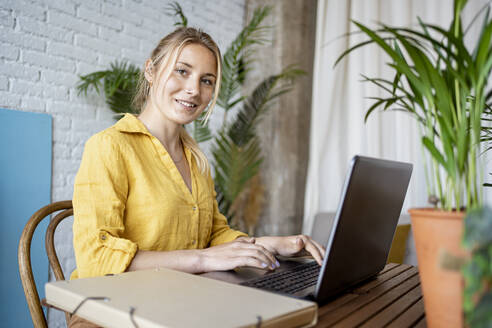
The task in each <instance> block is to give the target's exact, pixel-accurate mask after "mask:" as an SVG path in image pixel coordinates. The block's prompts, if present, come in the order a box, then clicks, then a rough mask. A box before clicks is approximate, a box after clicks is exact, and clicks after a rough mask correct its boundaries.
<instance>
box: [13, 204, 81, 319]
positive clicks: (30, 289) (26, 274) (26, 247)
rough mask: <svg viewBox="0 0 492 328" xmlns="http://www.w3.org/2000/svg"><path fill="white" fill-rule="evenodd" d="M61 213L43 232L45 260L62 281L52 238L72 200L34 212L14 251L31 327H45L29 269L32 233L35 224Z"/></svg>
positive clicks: (30, 268)
mask: <svg viewBox="0 0 492 328" xmlns="http://www.w3.org/2000/svg"><path fill="white" fill-rule="evenodd" d="M58 211H61V212H60V213H58V214H57V215H56V216H55V217H54V218H53V219H52V220H51V222H50V223H49V225H48V228H47V229H46V237H45V244H46V253H47V255H48V260H49V262H50V266H51V268H52V269H53V272H54V274H55V278H56V280H65V277H64V275H63V271H62V269H61V266H60V262H59V261H58V256H57V255H56V251H55V244H54V235H55V230H56V227H57V226H58V224H59V223H60V222H61V221H62V220H63V219H65V218H67V217H69V216H72V215H73V207H72V201H71V200H65V201H60V202H56V203H52V204H49V205H47V206H45V207H43V208H41V209H39V210H38V211H37V212H36V213H34V214H33V215H32V216H31V218H30V219H29V221H28V222H27V223H26V226H25V227H24V230H23V231H22V235H21V238H20V242H19V250H18V252H17V256H18V260H19V273H20V277H21V281H22V287H23V288H24V294H25V295H26V300H27V305H28V306H29V311H30V312H31V318H32V321H33V323H34V327H36V328H38V327H42V328H47V327H48V325H47V322H46V318H45V317H44V312H43V309H42V307H41V301H40V299H39V294H38V290H37V288H36V283H35V281H34V276H33V274H32V266H31V241H32V236H33V234H34V231H35V230H36V227H37V226H38V224H39V223H40V222H41V221H42V220H43V219H45V218H46V217H48V218H49V216H50V214H53V213H55V212H58ZM65 318H66V320H67V324H68V321H69V319H70V315H69V314H68V313H65Z"/></svg>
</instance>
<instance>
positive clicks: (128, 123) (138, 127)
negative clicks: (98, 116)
mask: <svg viewBox="0 0 492 328" xmlns="http://www.w3.org/2000/svg"><path fill="white" fill-rule="evenodd" d="M114 127H115V128H116V129H117V130H118V131H120V132H127V133H143V134H146V135H148V136H150V137H154V136H153V135H152V134H151V133H150V132H149V130H147V128H146V127H145V125H144V124H143V123H142V121H140V120H139V119H138V118H137V117H136V116H135V115H133V114H130V113H126V114H125V116H123V118H121V119H120V120H119V121H118V122H116V124H115V125H114ZM154 138H155V137H154ZM156 140H157V139H156ZM183 146H184V151H185V154H186V157H188V158H190V155H191V150H190V149H189V148H188V147H187V146H186V145H183Z"/></svg>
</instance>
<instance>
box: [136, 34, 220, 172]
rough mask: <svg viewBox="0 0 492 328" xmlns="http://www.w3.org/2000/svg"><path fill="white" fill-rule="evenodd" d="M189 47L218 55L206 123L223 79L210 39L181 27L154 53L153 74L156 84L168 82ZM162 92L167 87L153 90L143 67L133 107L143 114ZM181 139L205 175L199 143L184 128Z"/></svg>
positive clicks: (217, 48)
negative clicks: (147, 103)
mask: <svg viewBox="0 0 492 328" xmlns="http://www.w3.org/2000/svg"><path fill="white" fill-rule="evenodd" d="M189 44H199V45H202V46H204V47H205V48H207V49H209V50H210V51H211V52H212V53H213V54H214V55H215V59H216V62H217V79H216V82H215V89H214V95H213V97H212V100H211V101H210V103H209V105H208V109H207V113H206V115H205V118H204V121H205V122H207V121H208V119H209V117H210V115H211V114H212V111H213V108H214V106H215V103H216V102H217V98H218V96H219V90H220V80H221V76H222V61H221V55H220V50H219V47H218V46H217V44H216V43H215V41H214V40H213V39H212V37H211V36H210V35H208V34H207V33H205V32H203V31H202V30H200V29H196V28H193V27H180V28H178V29H176V30H174V31H173V32H171V33H170V34H168V35H166V36H165V37H164V38H162V39H161V40H160V41H159V43H158V44H157V47H156V48H155V49H154V50H153V51H152V53H151V56H150V60H151V62H152V67H153V74H154V76H155V80H159V81H167V79H168V78H169V76H170V74H171V73H172V71H173V69H174V66H175V65H176V62H177V60H178V56H179V54H180V53H181V50H182V49H183V48H184V47H185V46H186V45H189ZM162 88H164V83H160V88H159V90H154V89H153V88H152V87H151V83H149V81H147V79H146V78H145V67H144V70H142V72H141V73H140V78H139V81H138V87H137V92H136V94H135V98H134V99H133V105H134V107H135V108H136V109H137V110H139V111H141V110H142V108H144V106H145V104H146V102H147V100H148V98H149V96H150V95H151V94H152V95H154V94H162V90H161V89H162ZM155 99H157V100H159V97H156V98H155ZM179 138H180V140H181V142H182V143H183V145H184V146H185V147H188V148H189V149H190V151H191V154H192V156H193V158H194V159H195V161H196V163H197V166H198V168H199V170H200V172H202V173H206V172H207V171H208V170H209V168H210V166H209V164H208V160H207V157H206V156H205V154H204V153H203V152H202V150H201V149H200V147H199V146H198V144H197V143H196V141H195V140H194V139H193V138H192V137H191V136H190V135H189V134H188V132H186V130H185V128H184V127H181V128H180V132H179Z"/></svg>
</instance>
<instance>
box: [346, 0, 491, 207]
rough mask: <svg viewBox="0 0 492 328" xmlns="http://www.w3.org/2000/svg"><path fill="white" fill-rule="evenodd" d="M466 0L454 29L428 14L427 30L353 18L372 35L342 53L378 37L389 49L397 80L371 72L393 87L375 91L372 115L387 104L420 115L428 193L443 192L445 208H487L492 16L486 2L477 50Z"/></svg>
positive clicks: (440, 194)
mask: <svg viewBox="0 0 492 328" xmlns="http://www.w3.org/2000/svg"><path fill="white" fill-rule="evenodd" d="M466 3H467V0H456V1H455V2H454V7H455V10H454V13H455V16H454V19H453V21H452V23H451V27H450V28H449V30H445V29H443V28H441V27H439V26H436V25H433V24H429V23H424V22H423V21H421V20H419V25H420V27H421V31H418V30H414V29H410V28H396V27H390V26H387V25H384V24H381V27H380V28H379V29H377V30H371V29H370V28H368V27H367V26H365V25H363V24H361V23H359V22H354V23H355V24H356V25H357V27H358V28H359V29H360V30H361V31H362V32H363V33H365V34H366V35H367V36H368V37H369V40H367V41H364V42H361V43H359V44H356V45H355V46H353V47H351V48H349V49H348V50H346V51H345V52H344V53H343V54H342V55H341V56H340V57H339V58H338V60H337V63H338V61H340V60H341V59H342V58H343V57H344V56H345V55H347V54H349V53H350V52H352V51H353V50H355V49H357V48H359V47H362V46H365V45H367V44H371V43H376V44H377V45H378V46H379V47H380V48H381V49H382V50H384V52H385V53H386V54H387V55H389V56H390V58H391V60H392V62H391V63H390V64H389V66H390V67H391V68H392V69H393V70H394V71H395V77H394V79H393V80H387V79H381V78H370V77H364V79H365V81H368V82H371V83H373V84H375V85H377V86H378V87H380V88H381V89H382V90H383V91H385V92H386V93H387V94H389V96H388V97H375V98H374V99H375V100H376V101H375V102H374V104H373V105H372V106H371V107H370V108H369V109H368V111H367V113H366V119H367V118H368V116H369V115H370V114H371V113H372V112H373V111H374V110H375V109H376V108H381V107H382V108H383V110H387V109H396V110H403V111H405V112H408V113H410V114H411V115H412V116H414V117H415V118H416V119H417V121H418V122H419V123H420V126H421V129H422V133H423V136H422V145H423V147H424V148H425V149H426V150H427V152H428V154H429V155H430V163H429V164H430V174H429V177H432V178H429V179H432V180H431V181H428V183H427V185H428V188H429V190H428V192H429V194H430V195H435V196H437V197H438V199H439V201H440V207H441V208H442V209H446V210H451V209H452V208H453V207H456V208H458V209H459V208H462V207H463V206H467V207H468V208H475V207H480V206H481V204H482V202H483V192H482V188H481V186H482V181H483V174H482V171H481V170H480V164H479V162H478V156H479V154H480V140H481V138H483V136H481V128H482V126H481V118H482V115H483V113H484V109H485V108H486V102H487V101H490V99H491V97H492V96H491V94H490V92H489V94H486V88H487V82H488V77H489V76H490V70H491V66H492V52H491V46H490V45H491V37H492V21H491V20H490V19H489V9H487V10H486V12H485V18H484V21H483V25H482V29H481V34H480V37H479V39H478V41H477V43H476V45H475V47H474V49H473V51H472V52H470V51H469V50H468V49H467V47H466V46H465V44H464V34H465V32H464V30H463V27H462V23H461V12H462V10H463V8H464V6H465V4H466ZM487 8H488V7H487ZM477 17H478V15H477V16H476V17H475V19H474V20H473V22H475V21H476V19H477ZM473 22H472V23H473ZM467 30H468V28H467Z"/></svg>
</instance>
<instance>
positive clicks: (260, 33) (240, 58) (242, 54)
mask: <svg viewBox="0 0 492 328" xmlns="http://www.w3.org/2000/svg"><path fill="white" fill-rule="evenodd" d="M270 12H271V8H270V7H260V8H257V9H256V10H255V11H254V12H253V17H252V18H251V20H250V21H249V23H248V24H247V25H246V26H245V27H244V28H243V29H242V31H241V32H240V33H239V34H238V36H237V37H236V38H235V39H234V41H232V43H231V45H230V46H229V47H228V48H227V50H226V52H225V53H224V55H223V58H222V80H221V87H220V93H219V98H218V99H217V104H218V105H219V106H220V107H222V108H223V109H224V110H225V111H226V113H227V112H228V111H229V110H230V109H231V108H233V107H234V106H235V105H237V104H238V103H239V102H241V101H243V100H244V98H243V97H241V96H239V91H240V90H241V86H242V84H243V82H244V79H245V77H246V74H247V73H248V71H249V70H250V68H249V65H250V64H251V61H252V60H253V56H252V55H253V53H254V51H253V49H252V46H254V45H258V44H263V43H264V42H265V38H264V36H265V32H266V31H267V30H268V29H269V27H268V26H262V25H261V23H262V22H263V20H264V19H265V17H266V16H268V15H269V14H270ZM226 115H227V114H226ZM226 117H227V116H226Z"/></svg>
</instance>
